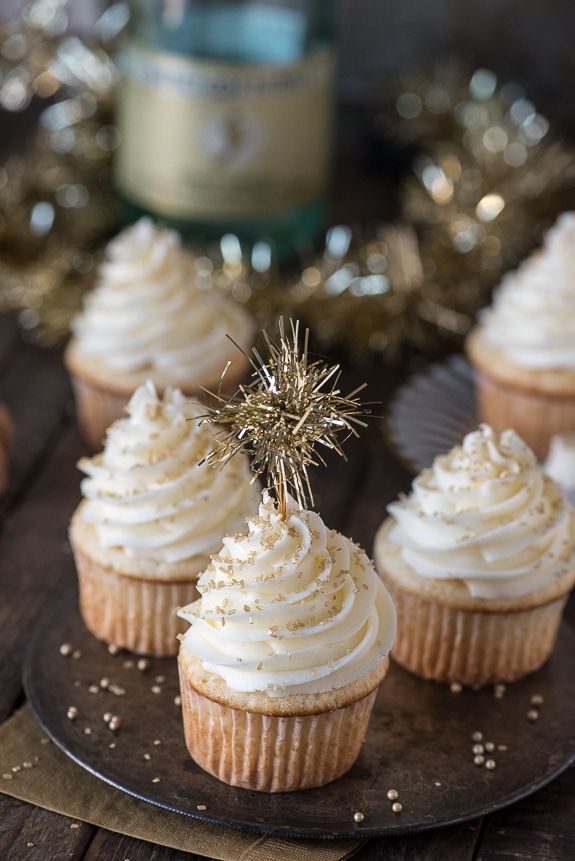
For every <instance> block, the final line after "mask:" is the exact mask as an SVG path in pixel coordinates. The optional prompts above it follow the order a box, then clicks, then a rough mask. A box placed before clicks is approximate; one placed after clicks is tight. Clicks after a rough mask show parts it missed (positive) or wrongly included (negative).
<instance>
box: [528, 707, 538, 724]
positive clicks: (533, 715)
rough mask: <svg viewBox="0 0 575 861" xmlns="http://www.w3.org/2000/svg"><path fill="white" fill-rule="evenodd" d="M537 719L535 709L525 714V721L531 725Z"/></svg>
mask: <svg viewBox="0 0 575 861" xmlns="http://www.w3.org/2000/svg"><path fill="white" fill-rule="evenodd" d="M538 718H539V712H538V711H537V709H529V711H528V712H527V720H528V721H530V722H531V723H535V721H536V720H538Z"/></svg>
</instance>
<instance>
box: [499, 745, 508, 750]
mask: <svg viewBox="0 0 575 861" xmlns="http://www.w3.org/2000/svg"><path fill="white" fill-rule="evenodd" d="M507 749H508V748H507V745H506V744H498V745H497V750H507Z"/></svg>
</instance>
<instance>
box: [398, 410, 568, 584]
mask: <svg viewBox="0 0 575 861" xmlns="http://www.w3.org/2000/svg"><path fill="white" fill-rule="evenodd" d="M388 511H389V513H390V514H391V515H392V517H393V518H394V521H395V523H394V524H393V526H392V527H391V529H390V531H389V532H388V535H387V537H388V540H389V541H390V542H392V543H393V544H395V545H397V547H398V548H399V550H400V553H401V557H402V559H403V561H404V562H405V563H406V564H407V565H408V566H409V567H410V568H411V569H412V570H413V571H415V573H416V574H418V575H419V576H421V577H424V578H431V579H434V580H455V581H458V582H460V583H463V584H464V585H465V586H466V587H467V590H468V591H469V593H470V594H471V596H473V597H478V598H490V599H506V598H515V597H519V596H522V595H528V594H530V593H532V592H536V591H538V590H539V589H542V588H544V587H546V586H547V585H549V584H550V583H552V582H553V580H554V578H558V577H560V576H561V575H562V574H563V573H565V568H566V565H567V563H568V562H569V561H570V560H572V557H573V554H574V553H575V512H574V510H573V508H572V507H571V506H570V505H569V503H568V502H567V501H566V499H565V496H564V493H563V491H562V489H561V488H560V487H559V485H557V484H556V483H555V482H554V481H553V480H552V479H551V478H549V477H548V476H546V475H544V473H543V471H542V469H541V467H540V466H539V465H538V463H537V461H536V459H535V455H534V454H533V453H532V451H531V449H529V448H528V447H527V446H526V445H525V443H524V442H523V441H522V440H521V438H520V437H519V436H517V434H516V433H515V432H514V431H512V430H507V431H504V432H503V433H502V434H501V435H498V434H496V433H495V432H494V431H493V430H492V429H491V428H490V427H488V426H487V425H482V426H481V427H480V428H479V430H477V431H475V432H474V433H470V434H468V435H467V436H466V437H465V438H464V440H463V443H462V445H460V446H456V447H455V448H453V449H452V450H451V451H450V452H449V454H447V455H444V456H441V457H437V458H436V459H435V461H434V463H433V466H432V467H431V468H430V469H425V470H423V472H422V473H421V474H420V475H419V477H418V478H416V479H415V481H414V482H413V486H412V490H411V493H410V494H409V495H408V496H405V497H403V498H402V499H400V500H399V501H398V502H394V503H393V504H392V505H390V506H389V507H388Z"/></svg>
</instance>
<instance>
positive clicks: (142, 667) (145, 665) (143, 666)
mask: <svg viewBox="0 0 575 861" xmlns="http://www.w3.org/2000/svg"><path fill="white" fill-rule="evenodd" d="M149 666H150V662H149V661H148V660H146V658H140V659H139V661H138V663H137V667H138V669H139V670H140V672H141V673H143V672H145V671H146V670H147V669H148V667H149Z"/></svg>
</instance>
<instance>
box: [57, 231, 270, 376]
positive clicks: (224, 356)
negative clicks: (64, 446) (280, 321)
mask: <svg viewBox="0 0 575 861" xmlns="http://www.w3.org/2000/svg"><path fill="white" fill-rule="evenodd" d="M73 331H74V335H75V337H76V339H77V342H78V345H79V348H80V349H81V352H82V353H83V354H85V355H87V356H93V357H98V358H100V359H102V360H103V361H104V362H105V363H106V364H107V365H109V366H110V367H112V368H114V369H117V370H118V371H119V372H121V373H128V374H130V373H134V372H141V373H144V374H146V375H148V376H150V377H152V378H153V379H154V381H155V382H157V383H158V384H160V385H166V384H170V383H173V384H176V383H177V384H179V385H182V386H184V387H187V388H188V389H189V388H190V386H191V385H196V384H205V383H206V381H208V382H213V381H217V380H218V379H219V376H220V374H221V372H222V370H223V368H224V366H225V364H226V362H227V361H228V360H234V359H235V360H236V361H237V358H238V350H237V348H235V347H234V345H233V344H231V343H230V341H229V339H228V338H226V335H229V336H230V337H231V338H233V340H234V341H235V342H236V343H237V344H238V345H239V346H241V347H242V348H243V349H245V350H249V347H250V345H251V339H252V335H253V326H252V323H251V320H250V319H249V317H248V315H247V314H246V313H245V311H244V310H243V309H242V308H241V307H240V306H239V305H235V304H234V303H233V302H232V301H231V300H227V299H224V298H223V297H222V296H219V295H217V294H214V293H210V292H208V291H202V290H199V289H198V288H197V287H196V285H195V279H194V272H193V261H192V258H191V256H190V255H189V254H188V253H187V252H186V251H185V250H184V249H183V248H182V245H181V242H180V238H179V236H178V234H177V233H175V232H174V231H171V230H165V229H162V228H158V227H156V226H155V225H154V223H153V222H152V221H151V220H150V219H149V218H142V219H140V221H138V222H137V223H136V224H135V225H133V226H132V227H129V228H127V229H126V230H124V231H122V233H120V234H119V235H118V236H117V237H116V238H115V239H114V240H113V241H112V242H110V243H109V245H108V246H107V248H106V260H105V261H104V262H103V263H102V264H101V266H100V269H99V283H98V284H97V286H96V288H95V289H94V290H93V291H92V292H91V293H89V294H88V295H87V297H86V299H85V302H84V310H83V312H82V313H81V314H80V315H79V316H78V317H76V319H75V320H74V322H73Z"/></svg>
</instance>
